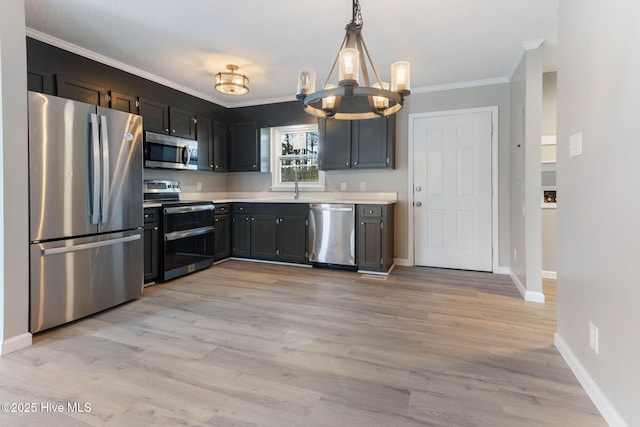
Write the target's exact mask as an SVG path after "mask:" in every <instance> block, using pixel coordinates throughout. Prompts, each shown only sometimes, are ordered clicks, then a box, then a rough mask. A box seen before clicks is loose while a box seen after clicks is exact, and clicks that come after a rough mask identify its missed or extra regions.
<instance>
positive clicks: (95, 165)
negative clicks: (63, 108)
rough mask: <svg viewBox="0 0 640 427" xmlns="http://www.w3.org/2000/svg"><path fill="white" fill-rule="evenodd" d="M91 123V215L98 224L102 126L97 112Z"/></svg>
mask: <svg viewBox="0 0 640 427" xmlns="http://www.w3.org/2000/svg"><path fill="white" fill-rule="evenodd" d="M89 124H90V126H91V145H90V150H91V154H90V162H91V175H90V177H89V179H90V180H91V182H90V191H91V195H90V198H91V206H90V208H91V212H90V213H89V215H90V222H91V224H97V223H98V221H99V219H100V215H99V211H100V133H99V132H100V127H99V125H98V115H97V114H90V122H89Z"/></svg>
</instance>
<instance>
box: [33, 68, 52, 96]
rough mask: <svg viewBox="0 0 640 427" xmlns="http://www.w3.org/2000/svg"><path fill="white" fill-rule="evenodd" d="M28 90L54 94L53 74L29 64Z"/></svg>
mask: <svg viewBox="0 0 640 427" xmlns="http://www.w3.org/2000/svg"><path fill="white" fill-rule="evenodd" d="M27 90H30V91H32V92H40V93H45V94H47V95H53V75H52V74H51V73H49V72H48V71H45V70H41V69H40V68H37V67H31V66H27Z"/></svg>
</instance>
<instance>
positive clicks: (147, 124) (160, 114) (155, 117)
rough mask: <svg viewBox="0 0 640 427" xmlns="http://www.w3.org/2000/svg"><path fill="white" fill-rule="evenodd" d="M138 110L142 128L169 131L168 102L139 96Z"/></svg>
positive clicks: (153, 130)
mask: <svg viewBox="0 0 640 427" xmlns="http://www.w3.org/2000/svg"><path fill="white" fill-rule="evenodd" d="M138 101H139V106H138V112H139V114H140V115H141V116H142V123H143V126H144V130H146V131H147V130H148V131H151V132H156V133H165V134H167V133H169V104H164V103H162V102H157V101H153V100H150V99H147V98H139V99H138Z"/></svg>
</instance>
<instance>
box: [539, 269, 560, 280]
mask: <svg viewBox="0 0 640 427" xmlns="http://www.w3.org/2000/svg"><path fill="white" fill-rule="evenodd" d="M542 278H543V279H553V280H556V279H557V278H558V273H556V272H555V271H545V270H542Z"/></svg>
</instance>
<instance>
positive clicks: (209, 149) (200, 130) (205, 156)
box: [197, 116, 213, 171]
mask: <svg viewBox="0 0 640 427" xmlns="http://www.w3.org/2000/svg"><path fill="white" fill-rule="evenodd" d="M197 136H198V137H197V140H198V170H201V171H210V170H213V120H212V119H210V118H208V117H203V116H198V125H197Z"/></svg>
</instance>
